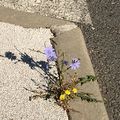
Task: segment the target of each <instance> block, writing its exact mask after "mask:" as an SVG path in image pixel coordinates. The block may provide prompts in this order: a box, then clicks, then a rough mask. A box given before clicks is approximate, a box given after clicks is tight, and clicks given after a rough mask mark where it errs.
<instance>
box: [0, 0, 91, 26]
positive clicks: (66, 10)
mask: <svg viewBox="0 0 120 120" xmlns="http://www.w3.org/2000/svg"><path fill="white" fill-rule="evenodd" d="M0 5H1V6H5V7H9V8H12V9H16V10H20V11H26V12H32V13H38V14H40V15H43V16H49V17H55V18H60V19H66V20H70V21H75V22H81V23H85V24H88V23H89V24H92V22H91V18H90V14H89V10H88V7H87V2H86V0H1V1H0Z"/></svg>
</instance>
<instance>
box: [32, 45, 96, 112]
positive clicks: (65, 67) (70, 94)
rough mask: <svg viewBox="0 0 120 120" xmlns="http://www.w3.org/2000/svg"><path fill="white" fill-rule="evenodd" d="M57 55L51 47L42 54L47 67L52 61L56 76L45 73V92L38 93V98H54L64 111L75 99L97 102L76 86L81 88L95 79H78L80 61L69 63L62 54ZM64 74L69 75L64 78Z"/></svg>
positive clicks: (75, 60)
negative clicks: (45, 58)
mask: <svg viewBox="0 0 120 120" xmlns="http://www.w3.org/2000/svg"><path fill="white" fill-rule="evenodd" d="M58 53H59V54H56V51H55V49H54V48H52V47H46V48H45V49H44V54H45V55H46V57H47V61H48V65H49V67H50V62H52V61H54V62H55V63H56V67H57V70H58V76H57V77H56V76H54V74H52V75H51V74H50V73H49V72H48V73H47V75H48V76H49V77H48V81H49V82H48V87H47V90H46V92H45V93H44V92H40V94H39V96H40V97H44V98H46V99H48V98H51V97H52V98H54V99H55V100H56V103H57V104H58V105H60V106H62V107H63V108H64V109H65V110H68V109H69V107H68V106H69V101H70V100H71V99H75V98H77V97H80V98H81V100H86V101H88V102H98V100H97V99H95V98H94V97H93V96H91V94H89V93H84V92H81V91H80V90H79V88H78V86H77V85H78V84H80V85H81V86H82V85H83V84H85V83H86V82H90V81H94V80H95V77H94V76H92V75H87V76H86V77H82V78H79V77H78V76H77V73H76V70H77V69H78V68H79V67H80V59H78V58H73V59H72V60H71V62H70V61H67V60H65V55H64V53H60V52H58ZM51 68H52V66H51ZM69 69H71V70H72V71H73V74H72V75H70V74H69ZM65 74H69V77H68V78H65V77H64V75H65ZM66 79H68V80H66ZM37 96H38V95H37ZM34 97H35V96H34Z"/></svg>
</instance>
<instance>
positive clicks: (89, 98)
mask: <svg viewBox="0 0 120 120" xmlns="http://www.w3.org/2000/svg"><path fill="white" fill-rule="evenodd" d="M91 95H92V94H90V93H84V92H81V93H77V96H78V97H80V98H81V100H85V101H87V102H101V101H100V100H97V99H96V98H94V97H92V96H91Z"/></svg>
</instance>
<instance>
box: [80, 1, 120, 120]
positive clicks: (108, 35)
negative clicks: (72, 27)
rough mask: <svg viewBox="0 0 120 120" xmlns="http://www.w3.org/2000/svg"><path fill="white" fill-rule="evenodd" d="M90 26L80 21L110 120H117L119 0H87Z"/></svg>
mask: <svg viewBox="0 0 120 120" xmlns="http://www.w3.org/2000/svg"><path fill="white" fill-rule="evenodd" d="M87 3H88V9H89V11H90V15H91V19H92V22H93V27H91V26H90V25H87V26H86V25H83V24H79V26H80V27H81V28H82V31H83V33H84V37H85V40H86V43H87V48H88V51H89V54H90V58H91V60H92V64H93V67H94V70H95V72H96V75H97V77H98V82H99V85H100V88H101V93H102V96H103V97H104V98H106V102H105V105H106V108H107V112H108V115H109V118H110V120H120V0H87Z"/></svg>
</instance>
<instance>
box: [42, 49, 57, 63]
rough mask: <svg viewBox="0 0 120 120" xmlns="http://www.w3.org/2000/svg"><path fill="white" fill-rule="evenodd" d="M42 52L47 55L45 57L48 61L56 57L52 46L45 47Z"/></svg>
mask: <svg viewBox="0 0 120 120" xmlns="http://www.w3.org/2000/svg"><path fill="white" fill-rule="evenodd" d="M44 53H45V55H46V56H47V59H48V60H49V61H55V60H56V59H57V55H56V53H55V49H53V48H52V47H47V48H45V50H44Z"/></svg>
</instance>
